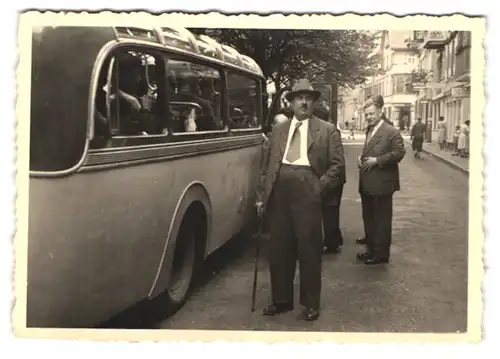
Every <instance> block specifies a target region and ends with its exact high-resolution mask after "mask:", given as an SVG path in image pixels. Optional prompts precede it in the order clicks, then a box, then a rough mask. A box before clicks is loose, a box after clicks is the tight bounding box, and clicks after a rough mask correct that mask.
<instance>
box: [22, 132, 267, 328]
mask: <svg viewBox="0 0 500 359" xmlns="http://www.w3.org/2000/svg"><path fill="white" fill-rule="evenodd" d="M257 137H258V136H257ZM260 153H261V149H260V144H258V143H257V144H254V145H250V146H248V147H244V148H240V149H232V150H228V151H220V152H216V153H212V154H207V155H203V156H197V157H196V156H193V157H187V158H181V159H174V160H167V161H162V162H155V163H148V164H142V165H132V166H126V167H119V168H112V169H102V170H95V171H89V172H80V173H75V174H72V175H70V176H67V177H62V178H47V179H45V178H32V179H31V180H30V212H29V243H28V263H29V266H28V293H27V294H28V303H27V325H28V326H30V327H89V326H93V325H95V324H97V323H99V322H102V321H105V320H107V319H109V318H110V317H112V316H114V315H115V314H118V313H119V312H121V311H122V310H124V309H126V308H127V307H130V306H131V305H133V304H134V303H136V302H138V301H139V300H141V299H143V298H145V297H147V295H148V294H149V292H150V290H151V288H152V286H153V283H154V282H155V278H156V276H157V274H158V271H159V269H160V265H161V264H163V265H162V266H161V270H160V275H159V277H158V280H157V282H156V287H155V291H154V295H156V294H159V293H160V292H161V291H162V290H164V289H165V286H166V284H167V282H168V279H169V276H168V273H169V270H170V266H169V265H170V263H169V260H168V258H170V257H171V256H170V257H169V256H168V255H167V256H166V260H164V261H163V263H161V259H162V256H163V251H164V248H165V246H166V241H167V240H168V238H167V236H168V231H169V228H170V225H171V221H173V220H174V218H173V217H174V212H175V208H176V205H177V203H178V202H179V200H180V199H181V196H182V194H183V193H184V191H185V190H186V187H187V186H189V184H191V183H193V182H199V183H201V184H202V185H203V186H204V187H205V188H206V191H207V193H208V194H209V197H210V198H209V201H210V206H211V208H212V223H211V225H210V226H209V228H211V233H209V234H208V238H211V241H210V243H208V245H207V250H206V252H207V253H210V252H212V251H213V250H215V249H216V248H218V247H219V246H221V245H222V244H223V243H225V242H226V241H227V240H228V239H229V238H231V237H232V236H233V235H234V234H236V233H237V232H239V231H240V229H241V227H242V225H243V224H244V222H245V221H247V220H248V219H249V215H250V214H251V211H252V207H253V202H254V199H253V198H254V197H253V196H254V194H255V189H256V184H257V178H258V168H259V161H260ZM242 198H243V199H244V200H243V201H242V200H241V199H242ZM240 207H241V208H240ZM171 235H172V236H174V237H175V235H176V234H175V233H172V234H171ZM170 240H171V243H175V240H174V241H172V238H170ZM168 248H169V252H170V254H171V252H172V250H173V246H171V245H170V244H169V246H168ZM167 254H169V253H167Z"/></svg>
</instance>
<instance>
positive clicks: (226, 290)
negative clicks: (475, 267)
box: [157, 133, 468, 333]
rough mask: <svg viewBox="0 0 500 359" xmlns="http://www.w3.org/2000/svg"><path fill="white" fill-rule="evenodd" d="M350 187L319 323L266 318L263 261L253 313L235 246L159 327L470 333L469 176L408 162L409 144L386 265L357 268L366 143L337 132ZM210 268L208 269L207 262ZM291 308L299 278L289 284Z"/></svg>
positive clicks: (248, 255) (248, 264)
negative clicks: (359, 163) (360, 169)
mask: <svg viewBox="0 0 500 359" xmlns="http://www.w3.org/2000/svg"><path fill="white" fill-rule="evenodd" d="M342 137H343V138H344V144H345V146H344V150H345V158H346V163H347V184H346V185H345V187H344V196H343V199H342V205H341V219H340V220H341V229H342V232H343V235H344V248H343V251H342V253H340V254H333V255H325V256H324V261H323V282H322V283H323V288H322V307H321V316H320V318H319V319H318V320H317V321H316V322H311V323H309V322H301V321H297V320H296V316H297V314H298V310H299V306H298V304H297V305H296V309H295V311H294V312H292V313H287V314H284V315H281V316H276V317H263V316H262V315H261V311H262V309H263V308H264V307H265V306H266V305H267V304H268V303H269V294H270V283H269V272H268V268H267V263H266V261H265V258H263V257H262V256H261V260H260V262H259V268H260V273H259V279H258V286H257V309H256V311H255V312H254V313H251V311H250V305H251V291H252V280H253V269H254V255H255V252H254V249H253V248H250V247H248V246H247V247H244V248H239V247H238V246H236V247H237V248H233V249H230V250H228V251H226V252H225V253H224V254H222V255H219V257H221V258H222V257H224V256H226V257H227V256H233V257H234V259H232V260H226V261H223V262H225V263H224V264H222V265H219V266H217V265H214V267H213V269H212V275H210V276H209V277H210V278H208V279H207V280H206V281H205V283H204V284H202V285H201V286H200V287H199V288H197V289H196V290H195V292H194V293H193V294H192V296H191V297H190V298H189V300H188V301H187V303H186V304H185V305H184V307H183V308H182V309H181V310H180V311H179V312H178V313H177V314H175V315H174V316H172V317H170V318H168V319H166V320H164V321H162V322H160V323H158V324H157V327H158V328H164V329H205V330H273V331H284V330H301V331H336V332H434V333H439V332H453V333H454V332H463V331H466V326H467V221H468V220H467V218H468V214H467V211H468V210H467V208H468V203H467V202H468V200H467V193H468V177H467V176H466V175H465V174H464V173H461V172H460V171H458V170H455V169H453V168H450V167H448V166H446V165H444V164H443V163H441V162H438V161H436V160H435V159H433V158H431V157H430V156H428V155H426V154H422V159H415V158H414V157H413V154H412V152H411V148H409V147H408V146H406V150H407V153H406V156H405V158H404V159H403V161H402V162H401V164H400V176H401V191H400V192H397V193H396V194H395V196H394V218H393V244H392V247H391V253H392V257H391V262H390V264H388V265H380V266H366V265H364V264H362V263H359V262H357V261H356V258H355V257H356V253H357V252H359V251H361V250H362V249H363V248H362V246H360V245H357V244H355V239H356V238H358V237H360V236H363V222H362V219H361V203H360V199H359V194H358V175H357V168H356V157H357V156H358V155H359V153H360V151H361V149H362V145H363V142H364V136H362V135H359V134H357V135H356V139H355V140H349V139H347V138H346V137H347V134H346V133H344V134H343V136H342ZM210 265H212V264H210ZM296 292H297V296H296V301H298V276H297V277H296Z"/></svg>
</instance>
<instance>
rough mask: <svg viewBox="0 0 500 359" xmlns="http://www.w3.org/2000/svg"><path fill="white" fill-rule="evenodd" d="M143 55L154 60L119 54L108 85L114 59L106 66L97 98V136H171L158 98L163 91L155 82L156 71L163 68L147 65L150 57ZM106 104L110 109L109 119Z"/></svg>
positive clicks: (99, 81) (100, 77) (101, 75)
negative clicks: (110, 67) (161, 134)
mask: <svg viewBox="0 0 500 359" xmlns="http://www.w3.org/2000/svg"><path fill="white" fill-rule="evenodd" d="M141 56H142V57H141ZM144 56H146V57H147V56H149V57H150V58H151V59H154V58H153V57H152V56H150V55H138V54H131V53H122V54H118V55H116V56H115V57H114V60H115V61H114V65H113V69H112V72H111V79H110V81H109V82H108V74H109V71H108V70H109V66H110V62H111V60H109V61H108V62H107V64H105V65H104V66H103V68H102V70H101V72H100V74H99V79H98V86H97V92H96V97H95V113H94V116H95V117H94V118H95V121H94V122H95V131H96V136H102V137H109V136H110V135H115V136H127V135H128V136H137V135H148V134H160V133H163V134H166V133H168V131H167V126H166V123H165V120H166V119H165V116H162V113H164V111H161V109H162V107H161V106H158V96H159V92H160V90H162V88H157V85H156V81H155V78H156V77H157V73H156V72H157V70H158V69H161V66H160V67H156V66H155V65H154V64H153V65H151V64H149V65H147V64H148V62H147V58H145V57H144ZM143 60H144V64H143ZM160 71H161V70H160ZM108 83H109V85H110V86H109V87H110V88H109V89H108ZM108 101H109V102H108ZM107 103H109V106H110V114H109V116H110V117H109V118H108V111H107Z"/></svg>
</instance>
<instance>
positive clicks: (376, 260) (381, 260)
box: [365, 258, 389, 265]
mask: <svg viewBox="0 0 500 359" xmlns="http://www.w3.org/2000/svg"><path fill="white" fill-rule="evenodd" d="M384 263H389V258H367V259H366V260H365V264H367V265H374V264H384Z"/></svg>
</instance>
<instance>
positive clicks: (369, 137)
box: [357, 98, 405, 264]
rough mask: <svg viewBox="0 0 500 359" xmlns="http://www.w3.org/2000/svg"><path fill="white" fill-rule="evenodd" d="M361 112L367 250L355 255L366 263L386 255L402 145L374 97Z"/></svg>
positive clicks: (385, 258)
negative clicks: (364, 133) (362, 114)
mask: <svg viewBox="0 0 500 359" xmlns="http://www.w3.org/2000/svg"><path fill="white" fill-rule="evenodd" d="M364 112H365V118H366V122H367V123H368V129H367V134H366V141H365V146H364V148H363V152H362V154H361V156H360V157H359V159H358V167H359V193H360V195H361V204H362V211H363V222H364V227H365V241H366V247H367V251H366V252H363V253H359V254H358V255H357V258H358V259H359V260H363V261H364V262H365V263H366V264H380V263H387V262H388V261H389V257H390V246H391V242H392V197H393V194H394V192H396V191H399V190H400V184H399V168H398V163H399V162H400V161H401V160H402V159H403V157H404V155H405V148H404V142H403V138H402V137H401V134H400V132H399V131H398V130H397V129H396V128H395V127H393V126H391V125H389V124H388V123H386V122H385V121H384V120H382V119H381V106H380V104H379V102H378V101H376V99H373V98H372V99H370V100H368V101H367V103H366V104H365V106H364Z"/></svg>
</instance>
